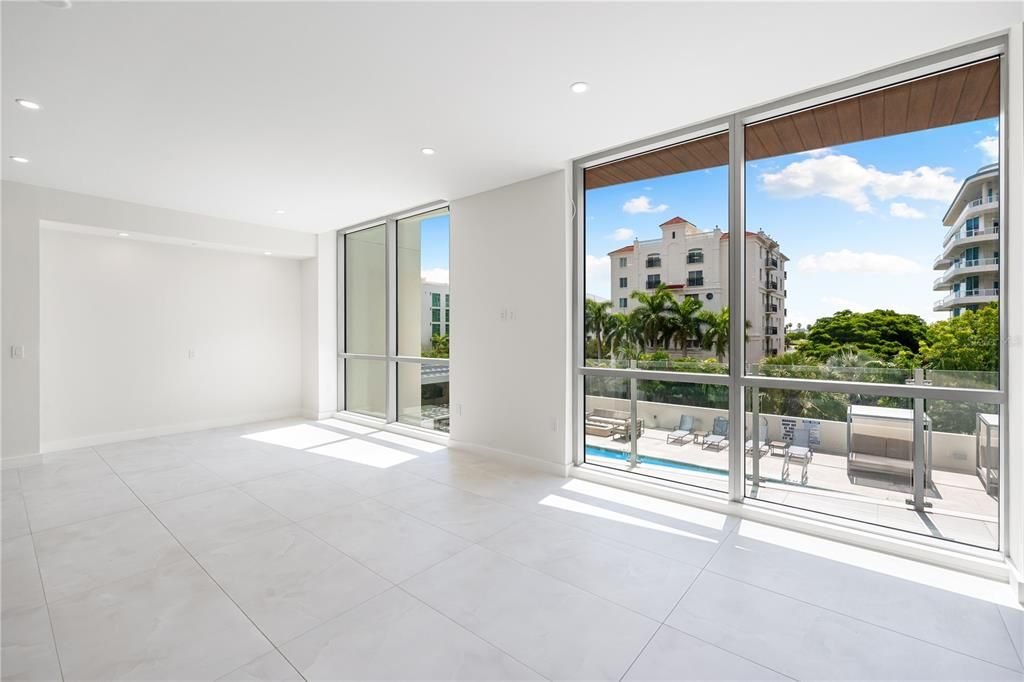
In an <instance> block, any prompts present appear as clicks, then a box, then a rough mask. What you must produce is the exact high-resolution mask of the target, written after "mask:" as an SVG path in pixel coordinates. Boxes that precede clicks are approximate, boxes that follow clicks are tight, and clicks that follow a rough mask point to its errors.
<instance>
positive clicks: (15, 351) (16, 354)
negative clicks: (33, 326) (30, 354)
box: [11, 346, 25, 360]
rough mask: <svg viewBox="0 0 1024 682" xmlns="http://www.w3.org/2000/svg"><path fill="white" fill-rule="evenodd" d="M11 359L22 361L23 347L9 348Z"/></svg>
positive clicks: (23, 355) (23, 356)
mask: <svg viewBox="0 0 1024 682" xmlns="http://www.w3.org/2000/svg"><path fill="white" fill-rule="evenodd" d="M11 358H12V359H14V360H24V359H25V346H11Z"/></svg>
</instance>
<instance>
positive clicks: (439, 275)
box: [420, 268, 448, 284]
mask: <svg viewBox="0 0 1024 682" xmlns="http://www.w3.org/2000/svg"><path fill="white" fill-rule="evenodd" d="M420 279H422V280H423V281H424V282H430V283H432V284H448V269H447V268H431V269H429V270H420Z"/></svg>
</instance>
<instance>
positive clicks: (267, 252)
mask: <svg viewBox="0 0 1024 682" xmlns="http://www.w3.org/2000/svg"><path fill="white" fill-rule="evenodd" d="M263 255H264V256H273V255H274V253H273V252H272V251H264V252H263Z"/></svg>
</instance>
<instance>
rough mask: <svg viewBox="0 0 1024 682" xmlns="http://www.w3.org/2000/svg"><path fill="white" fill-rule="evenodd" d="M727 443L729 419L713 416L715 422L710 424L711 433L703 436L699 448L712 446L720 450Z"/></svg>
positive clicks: (704, 448)
mask: <svg viewBox="0 0 1024 682" xmlns="http://www.w3.org/2000/svg"><path fill="white" fill-rule="evenodd" d="M727 445H729V420H728V419H726V418H725V417H715V423H714V424H713V425H712V426H711V433H709V434H708V435H707V436H705V437H704V444H703V445H701V450H707V449H708V448H714V449H715V450H721V449H722V448H724V447H726V446H727Z"/></svg>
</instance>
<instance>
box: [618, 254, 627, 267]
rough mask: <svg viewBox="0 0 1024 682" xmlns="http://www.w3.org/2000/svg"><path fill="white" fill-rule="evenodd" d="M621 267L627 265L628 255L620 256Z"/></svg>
mask: <svg viewBox="0 0 1024 682" xmlns="http://www.w3.org/2000/svg"><path fill="white" fill-rule="evenodd" d="M619 267H620V268H624V267H626V257H625V256H622V257H620V258H619Z"/></svg>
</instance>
